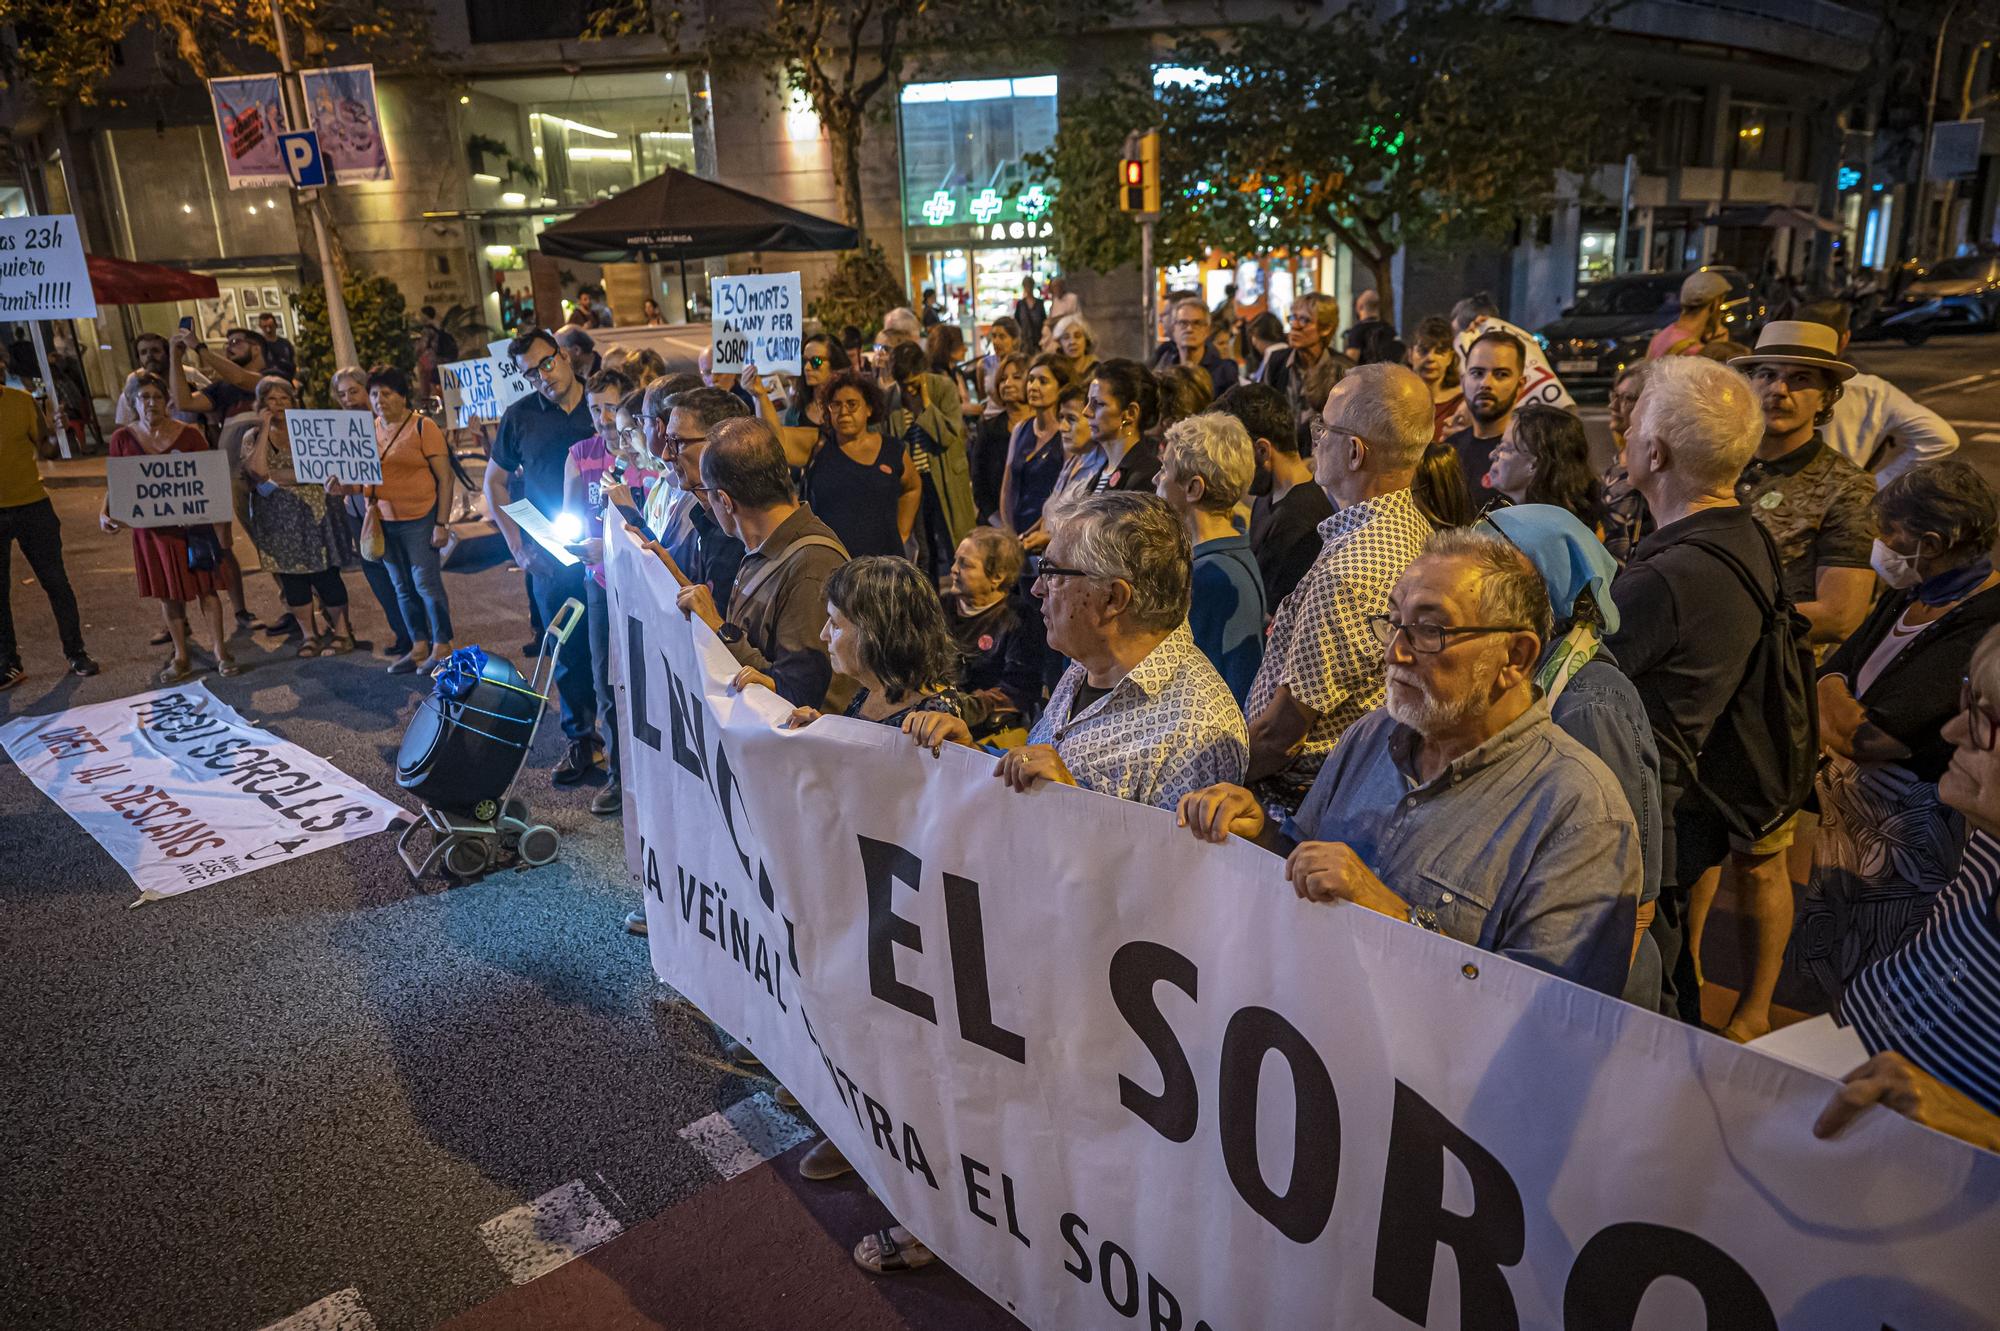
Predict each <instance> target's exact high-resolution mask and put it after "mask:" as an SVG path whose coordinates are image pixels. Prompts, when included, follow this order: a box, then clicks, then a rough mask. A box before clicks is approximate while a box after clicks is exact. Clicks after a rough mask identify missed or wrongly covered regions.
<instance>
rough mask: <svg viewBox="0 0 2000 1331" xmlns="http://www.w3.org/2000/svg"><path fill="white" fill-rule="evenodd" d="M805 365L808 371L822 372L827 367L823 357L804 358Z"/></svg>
mask: <svg viewBox="0 0 2000 1331" xmlns="http://www.w3.org/2000/svg"><path fill="white" fill-rule="evenodd" d="M806 365H807V367H808V368H810V369H814V370H824V369H825V368H826V366H827V360H826V357H824V356H808V357H806Z"/></svg>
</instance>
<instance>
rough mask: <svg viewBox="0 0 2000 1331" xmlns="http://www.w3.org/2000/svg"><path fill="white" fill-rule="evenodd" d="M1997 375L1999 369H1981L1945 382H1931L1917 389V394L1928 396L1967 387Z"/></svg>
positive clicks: (1998, 374) (1999, 371) (1999, 372)
mask: <svg viewBox="0 0 2000 1331" xmlns="http://www.w3.org/2000/svg"><path fill="white" fill-rule="evenodd" d="M1997 377H2000V370H1981V371H1980V372H1979V373H1978V374H1968V375H1966V376H1965V377H1964V378H1963V379H1952V380H1949V381H1947V382H1945V383H1941V384H1932V385H1931V386H1930V387H1929V388H1925V389H1920V390H1918V393H1917V396H1919V397H1929V396H1931V395H1932V394H1934V393H1949V392H1950V391H1951V390H1953V389H1954V388H1968V387H1971V386H1972V385H1974V384H1980V383H1984V382H1986V381H1987V380H1989V379H1993V378H1997Z"/></svg>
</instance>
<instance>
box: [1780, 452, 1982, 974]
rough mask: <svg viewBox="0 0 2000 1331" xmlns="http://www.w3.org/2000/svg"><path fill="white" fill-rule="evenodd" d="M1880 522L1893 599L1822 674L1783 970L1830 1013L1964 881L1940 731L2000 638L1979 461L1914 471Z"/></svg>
mask: <svg viewBox="0 0 2000 1331" xmlns="http://www.w3.org/2000/svg"><path fill="white" fill-rule="evenodd" d="M1874 510H1875V518H1876V522H1877V524H1878V526H1879V528H1880V536H1879V537H1878V538H1877V540H1876V542H1875V555H1874V560H1873V562H1874V564H1875V568H1876V571H1877V572H1878V573H1880V574H1881V575H1882V578H1883V580H1884V581H1885V582H1887V583H1888V584H1889V587H1890V590H1889V591H1888V592H1887V593H1885V594H1884V595H1883V596H1882V598H1881V599H1880V600H1878V601H1877V602H1876V603H1875V609H1874V611H1873V612H1872V613H1870V614H1869V616H1868V618H1867V620H1866V621H1865V622H1864V623H1863V624H1862V625H1861V627H1860V628H1859V629H1857V630H1855V632H1854V634H1853V635H1852V636H1851V637H1849V638H1848V639H1847V641H1846V642H1844V643H1842V644H1841V645H1840V647H1839V648H1838V649H1837V650H1836V651H1835V652H1834V654H1833V655H1832V656H1831V657H1829V658H1827V661H1826V664H1825V665H1823V666H1821V667H1820V678H1819V730H1820V744H1821V748H1822V750H1823V752H1824V753H1825V754H1826V755H1827V761H1826V762H1824V763H1823V764H1822V765H1821V767H1820V773H1819V780H1818V783H1817V787H1816V790H1817V794H1818V797H1819V809H1820V827H1819V835H1818V837H1817V838H1816V840H1815V841H1814V844H1813V861H1812V873H1811V879H1810V881H1809V883H1808V886H1807V889H1806V899H1805V906H1804V909H1803V911H1802V913H1801V914H1800V916H1799V920H1798V923H1797V924H1796V925H1795V926H1794V927H1793V929H1792V938H1791V945H1790V951H1789V954H1788V956H1787V961H1788V962H1789V964H1790V965H1791V966H1792V967H1793V968H1795V969H1797V970H1800V971H1802V972H1804V973H1805V974H1806V975H1808V976H1810V977H1811V978H1812V979H1813V980H1814V981H1815V982H1816V983H1817V984H1818V985H1819V987H1820V989H1821V990H1822V991H1823V992H1824V993H1825V994H1826V996H1827V997H1828V998H1829V999H1833V998H1838V997H1839V996H1840V993H1841V991H1842V989H1843V988H1844V987H1845V986H1846V985H1847V984H1848V982H1849V981H1850V980H1851V979H1852V978H1853V977H1854V975H1855V973H1856V972H1857V971H1858V970H1859V969H1860V968H1861V967H1863V966H1866V965H1867V964H1868V963H1870V962H1872V961H1875V960H1877V959H1879V958H1881V957H1882V956H1884V955H1886V954H1887V953H1888V952H1890V951H1891V950H1893V949H1894V948H1896V947H1898V946H1900V945H1901V944H1903V943H1904V942H1906V941H1907V940H1908V939H1909V938H1910V937H1911V935H1913V934H1914V933H1915V932H1916V931H1917V930H1918V929H1919V928H1921V927H1922V925H1923V922H1924V917H1925V915H1926V914H1927V913H1928V912H1929V911H1930V909H1931V907H1932V904H1933V903H1934V902H1935V901H1936V900H1937V899H1938V894H1939V893H1940V892H1941V891H1942V890H1943V889H1944V887H1945V885H1946V884H1947V883H1949V882H1950V881H1951V878H1952V875H1953V873H1955V872H1956V871H1957V869H1958V866H1959V855H1960V848H1961V846H1962V845H1963V843H1964V840H1965V822H1966V818H1965V816H1964V812H1963V806H1962V805H1960V804H1958V803H1957V802H1956V801H1954V800H1952V799H1950V798H1949V794H1950V792H1949V791H1948V790H1945V789H1942V788H1941V785H1940V778H1942V777H1943V776H1944V775H1945V772H1946V770H1947V769H1948V768H1949V767H1951V766H1952V764H1953V761H1954V759H1953V744H1954V741H1953V740H1952V739H1951V738H1950V734H1949V732H1945V733H1943V734H1941V733H1940V732H1941V731H1943V730H1944V727H1945V723H1946V722H1948V721H1950V720H1951V718H1952V716H1953V714H1954V713H1956V712H1957V711H1958V710H1959V709H1958V705H1957V704H1958V696H1959V685H1960V682H1961V681H1962V680H1963V679H1964V678H1965V675H1966V669H1967V664H1968V662H1970V661H1971V660H1972V659H1973V649H1974V646H1975V644H1978V643H1979V642H1980V641H1981V639H1982V638H1984V637H1985V636H1986V633H1987V631H1988V630H1989V629H1991V628H1992V627H1993V626H1994V625H1995V624H2000V573H1996V572H1995V571H1994V569H1993V561H1992V555H1991V551H1992V548H1993V542H1994V539H1995V537H1996V536H2000V497H1996V496H1995V494H1994V492H1993V490H1992V488H1991V487H1990V486H1988V485H1987V484H1986V482H1985V481H1984V480H1983V479H1981V477H1980V475H1979V473H1978V472H1977V471H1975V470H1974V469H1973V468H1972V466H1971V465H1970V464H1969V463H1966V462H1961V461H1959V460H1958V459H1957V458H1945V459H1943V460H1941V461H1937V462H1923V463H1918V464H1917V465H1916V466H1914V467H1912V468H1910V469H1909V470H1908V471H1906V472H1904V473H1903V474H1902V475H1901V476H1898V477H1897V478H1896V479H1895V480H1893V481H1891V482H1889V484H1888V485H1886V486H1884V487H1883V488H1882V489H1881V490H1880V491H1879V492H1878V493H1877V494H1876V496H1875V500H1874ZM1973 682H1974V683H1975V684H1977V683H1978V682H1979V680H1978V678H1977V676H1975V677H1974V680H1973ZM1989 687H1990V686H1989ZM1987 696H1989V697H1992V696H2000V690H1995V691H1994V693H1991V694H1988V695H1987ZM1958 742H1959V743H1962V742H1963V741H1962V740H1961V741H1958ZM1959 753H1960V754H1963V753H1964V750H1963V749H1962V748H1961V749H1959ZM1975 825H1977V824H1976V823H1975Z"/></svg>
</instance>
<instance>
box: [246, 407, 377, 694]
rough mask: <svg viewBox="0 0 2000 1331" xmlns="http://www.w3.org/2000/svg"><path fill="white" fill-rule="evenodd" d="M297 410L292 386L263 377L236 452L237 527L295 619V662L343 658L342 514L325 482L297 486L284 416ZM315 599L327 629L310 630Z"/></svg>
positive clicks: (348, 640) (346, 643) (347, 636)
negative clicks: (239, 485) (239, 458)
mask: <svg viewBox="0 0 2000 1331" xmlns="http://www.w3.org/2000/svg"><path fill="white" fill-rule="evenodd" d="M294 405H296V400H295V397H294V394H293V391H292V381H291V380H289V379H286V378H283V377H281V376H279V375H275V374H269V375H265V376H264V377H263V378H262V379H259V380H258V381H257V414H256V416H255V418H254V419H255V420H256V422H257V424H256V428H255V429H253V430H252V431H251V433H250V436H249V442H248V443H247V444H245V445H244V449H243V481H244V485H245V489H246V495H245V510H244V512H245V517H244V526H245V527H247V528H248V529H249V532H250V538H251V539H252V540H253V541H255V542H256V543H257V549H258V550H259V551H260V552H261V553H262V554H263V556H264V567H265V568H266V569H267V570H268V571H269V572H271V573H274V574H276V575H277V579H278V586H279V588H280V589H281V591H282V592H283V595H284V600H285V610H286V612H287V613H288V614H290V615H291V616H292V617H293V618H294V619H296V620H297V621H298V624H299V631H300V633H301V634H302V640H301V641H300V643H299V646H298V650H297V652H296V653H295V655H297V656H300V657H308V658H309V657H314V656H343V655H345V654H346V653H348V652H351V651H353V650H354V647H355V642H354V626H353V624H352V623H350V622H349V621H348V618H347V584H346V582H345V581H344V580H343V579H342V578H341V576H340V564H341V558H342V554H343V550H342V544H343V541H344V538H345V536H346V530H347V529H346V521H347V519H346V515H345V514H344V513H343V512H342V511H341V509H340V501H339V499H338V497H329V496H328V493H327V490H328V487H326V486H325V485H310V484H304V485H302V484H300V482H299V478H298V472H297V470H296V469H295V468H294V466H293V465H292V445H291V434H290V431H289V430H288V429H287V428H286V423H285V413H286V412H287V411H288V410H290V409H291V408H292V407H293V406H294ZM314 597H318V598H319V608H320V614H321V617H322V618H323V619H324V620H325V622H326V632H325V633H324V634H316V633H314V632H313V622H312V603H313V598H314Z"/></svg>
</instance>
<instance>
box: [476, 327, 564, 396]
mask: <svg viewBox="0 0 2000 1331" xmlns="http://www.w3.org/2000/svg"><path fill="white" fill-rule="evenodd" d="M513 340H514V339H512V338H510V337H501V338H495V339H494V340H493V341H491V342H488V343H487V344H486V354H487V355H488V356H491V357H492V358H493V360H494V361H495V365H494V367H493V369H494V374H495V376H496V377H495V379H494V381H493V394H494V397H495V399H496V400H497V401H498V402H499V403H500V410H501V411H505V410H507V408H509V407H511V406H513V405H514V404H515V403H516V402H519V401H520V400H521V399H522V398H524V397H526V396H527V395H528V394H530V393H532V392H534V391H535V386H534V385H533V384H531V383H529V382H528V376H527V375H525V374H522V373H521V370H520V367H519V366H517V365H515V364H514V358H513V357H512V356H511V355H509V354H508V352H507V347H508V344H510V343H511V342H512V341H513ZM557 354H561V353H557Z"/></svg>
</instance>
